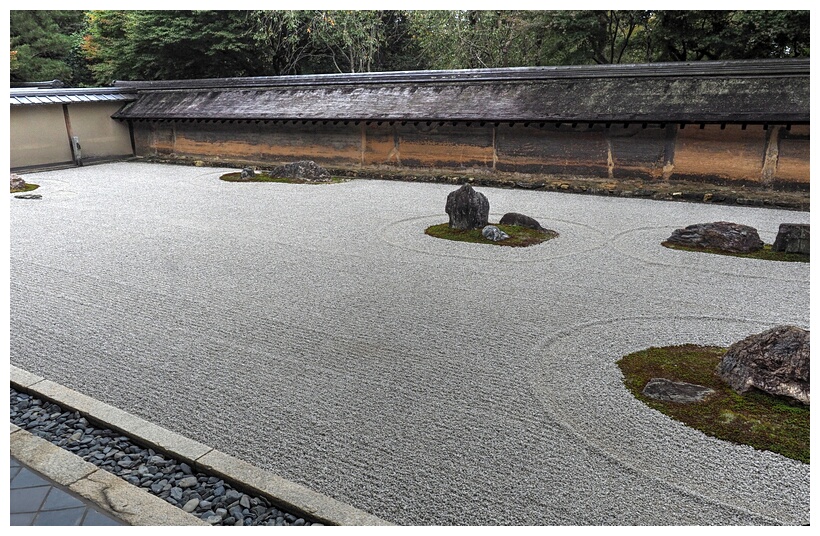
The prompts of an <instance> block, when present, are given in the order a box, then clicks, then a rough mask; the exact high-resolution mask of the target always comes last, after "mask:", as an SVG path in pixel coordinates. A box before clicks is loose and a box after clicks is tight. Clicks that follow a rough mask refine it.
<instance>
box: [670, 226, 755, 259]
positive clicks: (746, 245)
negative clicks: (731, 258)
mask: <svg viewBox="0 0 820 536" xmlns="http://www.w3.org/2000/svg"><path fill="white" fill-rule="evenodd" d="M667 242H669V243H671V244H676V245H678V246H685V247H691V248H700V249H716V250H720V251H725V252H727V253H752V252H754V251H758V250H760V249H762V248H763V241H762V240H761V239H760V235H758V233H757V229H755V228H754V227H749V226H748V225H741V224H738V223H732V222H727V221H718V222H714V223H697V224H695V225H689V226H687V227H685V228H683V229H676V230H675V231H674V232H673V233H672V235H671V236H670V237H669V238H668V239H667Z"/></svg>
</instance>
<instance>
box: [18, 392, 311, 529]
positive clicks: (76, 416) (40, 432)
mask: <svg viewBox="0 0 820 536" xmlns="http://www.w3.org/2000/svg"><path fill="white" fill-rule="evenodd" d="M9 405H10V411H11V422H12V424H15V425H17V426H19V427H20V428H23V429H24V430H27V431H28V432H30V433H32V434H33V435H36V436H37V437H40V438H43V439H45V440H46V441H49V442H51V443H53V444H55V445H57V446H58V447H61V448H63V449H65V450H67V451H69V452H73V453H74V454H76V455H77V456H80V457H81V458H82V459H84V460H85V461H87V462H90V463H93V464H94V465H96V466H97V467H99V468H101V469H104V470H106V471H108V472H109V473H112V474H115V475H117V476H118V477H120V478H122V479H123V480H125V481H126V482H128V483H130V484H133V485H134V486H137V487H139V488H142V489H144V490H145V491H147V492H149V493H152V494H153V495H156V496H157V497H159V498H160V499H164V500H166V501H167V502H169V503H171V504H173V505H174V506H176V507H178V508H182V509H183V510H184V511H186V512H188V513H189V514H193V515H195V516H197V517H199V518H200V519H202V520H203V521H205V522H207V523H210V524H211V525H226V526H251V525H274V526H291V525H292V526H303V525H321V523H311V522H310V521H308V520H306V519H304V518H302V517H300V516H297V515H294V514H291V513H288V512H284V511H282V510H279V509H278V508H276V507H275V506H272V505H271V504H270V501H268V500H267V499H266V498H265V497H258V496H252V495H247V494H245V493H242V492H241V491H238V490H237V489H236V488H235V487H233V486H231V484H229V483H227V482H225V481H224V480H223V479H221V478H219V477H216V476H210V475H207V474H205V473H201V472H195V471H194V470H193V469H192V468H191V466H190V465H188V464H187V463H184V462H179V461H177V460H175V459H174V458H171V457H168V456H167V455H165V454H163V453H161V452H156V451H155V450H154V449H150V448H144V447H141V446H140V445H138V444H136V443H134V441H133V440H131V439H130V438H129V437H127V436H124V435H122V434H120V433H119V432H115V431H113V430H109V429H106V428H98V427H96V426H94V425H93V424H92V423H90V422H89V421H88V420H87V419H86V418H85V417H83V416H82V415H81V414H80V413H79V412H76V411H63V409H62V408H61V407H60V406H58V405H57V404H54V403H52V402H48V401H43V400H40V399H39V398H36V397H33V396H31V395H29V394H27V393H22V392H18V391H16V390H15V389H13V388H12V389H11V401H10V403H9Z"/></svg>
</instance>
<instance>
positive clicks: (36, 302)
mask: <svg viewBox="0 0 820 536" xmlns="http://www.w3.org/2000/svg"><path fill="white" fill-rule="evenodd" d="M226 171H229V170H228V169H219V168H205V167H201V168H197V167H184V166H163V165H158V164H134V163H119V164H110V165H100V166H88V167H85V168H79V169H72V170H62V171H55V172H47V173H38V174H33V175H31V176H29V177H26V178H27V180H28V179H29V178H30V179H31V180H34V181H35V182H37V183H38V184H41V189H40V190H38V191H40V192H41V193H42V194H43V198H42V199H41V200H39V201H38V202H37V203H31V202H25V201H21V200H15V199H11V200H10V202H11V205H10V225H11V228H12V229H13V233H12V235H11V244H10V246H11V247H10V261H11V262H10V267H11V273H13V274H25V277H21V278H12V280H11V282H10V306H11V307H10V312H11V314H10V327H11V340H10V350H11V363H12V364H13V365H15V366H18V367H20V368H23V369H24V370H27V371H29V372H31V373H33V374H36V375H39V376H41V377H43V378H45V379H46V380H49V381H54V382H58V383H60V384H61V385H64V386H66V387H68V388H70V389H73V390H75V391H78V392H80V393H82V394H84V395H86V396H89V397H91V398H93V399H96V400H99V401H101V402H104V403H106V404H109V405H111V406H114V407H117V408H120V409H122V410H123V411H126V412H128V413H131V414H133V415H135V416H137V417H140V418H142V419H144V420H146V421H149V422H151V423H154V424H156V425H157V426H161V427H163V428H165V429H167V430H170V431H173V432H175V433H178V434H180V435H182V436H184V437H187V438H190V439H191V440H193V441H196V442H199V443H201V444H204V445H209V446H210V447H212V448H214V449H216V450H219V451H220V452H222V453H225V454H226V455H229V456H231V457H233V458H236V459H238V460H241V461H243V462H245V463H249V464H251V465H253V466H256V467H259V468H260V469H263V470H265V471H269V472H271V473H272V474H276V475H279V476H281V477H282V478H285V479H287V480H289V481H292V482H295V483H297V484H299V485H302V486H305V487H306V488H309V489H313V490H315V491H316V492H318V493H321V494H324V495H327V496H330V497H332V498H334V499H335V500H338V501H340V502H343V503H346V504H350V505H352V506H354V507H356V508H358V509H360V510H363V511H365V512H369V513H371V514H373V515H375V516H377V517H378V518H380V519H384V520H387V521H390V522H393V523H398V524H405V525H509V524H512V525H517V524H527V525H618V524H628V525H715V524H716V525H736V524H751V525H758V524H788V525H797V524H803V523H807V522H808V518H809V487H810V486H809V481H810V478H809V467H808V466H807V465H805V464H801V463H798V462H795V461H793V460H789V459H785V458H783V457H782V456H779V455H775V454H772V453H767V452H759V451H755V450H753V449H750V448H748V447H744V446H738V445H733V444H730V443H727V442H724V441H719V440H716V439H713V438H709V437H706V436H705V435H703V434H701V433H699V432H696V431H694V430H691V429H689V428H687V427H685V426H683V425H681V424H680V423H677V422H675V421H673V420H671V419H669V418H667V417H665V416H663V415H661V414H659V413H657V412H654V411H652V410H650V409H649V408H647V407H646V406H644V405H643V404H641V403H639V402H637V401H636V400H635V399H634V398H633V397H631V395H629V394H628V393H627V392H626V390H625V389H624V388H623V385H622V381H621V377H620V372H619V370H618V368H617V366H616V365H615V362H616V361H617V360H618V359H619V358H620V357H622V356H623V355H624V354H625V353H629V352H632V351H636V350H640V349H644V348H647V347H649V346H658V345H668V344H682V343H698V344H717V345H728V344H731V343H732V342H735V341H736V340H740V339H742V338H744V337H745V336H747V335H749V334H751V333H757V332H760V331H763V330H764V329H767V328H770V327H773V326H775V325H780V324H793V325H797V326H799V327H803V328H808V327H809V275H810V274H809V272H810V270H809V266H808V265H807V264H799V263H775V262H766V261H758V260H754V259H741V258H735V257H723V256H718V255H708V254H695V253H691V252H682V251H674V250H668V249H666V248H663V247H661V246H660V242H662V241H663V240H665V239H666V238H668V237H669V235H670V234H671V233H672V231H674V230H675V229H676V228H680V227H685V226H686V225H690V224H693V223H704V222H711V221H734V222H736V223H741V224H745V225H751V226H752V227H755V228H756V229H757V230H758V232H759V234H760V236H761V238H762V239H763V240H764V241H765V242H767V243H772V242H773V241H774V238H775V236H776V233H777V229H778V227H779V225H780V223H784V222H790V223H808V222H809V214H808V213H804V212H790V211H784V210H774V209H765V208H749V207H740V206H716V205H709V204H697V205H695V204H687V203H667V202H661V201H651V200H643V199H624V198H613V197H596V196H588V195H587V196H582V195H574V194H563V193H554V192H540V191H528V190H522V189H515V190H507V189H495V188H486V187H477V189H478V190H479V191H482V193H485V195H487V197H488V199H489V201H490V213H491V214H490V220H491V221H497V220H498V218H500V217H501V215H502V214H504V213H506V212H519V213H523V214H526V215H529V216H531V217H534V218H536V219H537V220H538V221H539V222H540V223H541V224H542V225H543V226H544V227H547V228H549V229H554V230H556V231H558V232H559V233H560V235H559V237H558V238H556V239H554V240H551V241H549V242H547V243H545V244H541V245H539V246H536V247H531V248H515V249H513V248H502V247H495V246H482V245H478V244H463V243H462V244H456V243H452V242H448V241H444V240H439V239H434V238H432V237H429V236H426V235H425V234H424V229H425V228H426V227H427V226H429V225H433V224H437V223H442V222H446V221H447V217H446V214H445V213H444V204H445V199H446V196H447V194H448V193H449V192H450V191H452V190H453V189H454V188H455V187H454V186H453V185H444V184H416V183H405V182H387V181H375V180H354V181H350V182H347V183H341V184H332V185H322V186H316V185H288V184H274V183H250V184H236V183H226V182H223V181H220V180H219V175H220V174H221V173H223V172H226ZM750 474H752V475H754V478H749V475H750Z"/></svg>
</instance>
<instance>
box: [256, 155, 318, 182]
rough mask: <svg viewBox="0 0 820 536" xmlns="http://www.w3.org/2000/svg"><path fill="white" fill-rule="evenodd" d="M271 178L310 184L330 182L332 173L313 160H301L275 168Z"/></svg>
mask: <svg viewBox="0 0 820 536" xmlns="http://www.w3.org/2000/svg"><path fill="white" fill-rule="evenodd" d="M270 175H271V177H275V178H278V179H298V180H304V181H308V182H326V181H328V180H330V173H328V171H327V170H326V169H325V168H323V167H322V166H320V165H318V164H317V163H316V162H314V161H313V160H301V161H299V162H293V163H291V164H285V165H284V166H279V167H277V168H274V169H273V170H271V172H270Z"/></svg>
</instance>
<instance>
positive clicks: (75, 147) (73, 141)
mask: <svg viewBox="0 0 820 536" xmlns="http://www.w3.org/2000/svg"><path fill="white" fill-rule="evenodd" d="M63 117H65V130H66V133H67V134H68V142H69V147H70V148H71V159H72V160H74V164H76V165H78V166H82V165H83V156H82V153H81V151H80V137H79V136H75V135H74V131H73V130H72V129H71V116H70V115H69V113H68V105H67V104H63Z"/></svg>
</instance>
